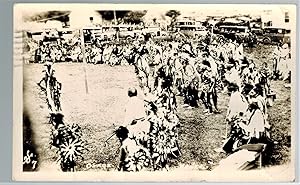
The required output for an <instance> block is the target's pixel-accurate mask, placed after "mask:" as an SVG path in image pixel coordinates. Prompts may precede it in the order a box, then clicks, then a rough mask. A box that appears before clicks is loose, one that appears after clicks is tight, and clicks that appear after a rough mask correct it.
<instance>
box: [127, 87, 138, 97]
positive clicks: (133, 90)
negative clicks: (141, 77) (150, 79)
mask: <svg viewBox="0 0 300 185" xmlns="http://www.w3.org/2000/svg"><path fill="white" fill-rule="evenodd" d="M128 96H129V97H133V96H137V90H136V88H129V89H128Z"/></svg>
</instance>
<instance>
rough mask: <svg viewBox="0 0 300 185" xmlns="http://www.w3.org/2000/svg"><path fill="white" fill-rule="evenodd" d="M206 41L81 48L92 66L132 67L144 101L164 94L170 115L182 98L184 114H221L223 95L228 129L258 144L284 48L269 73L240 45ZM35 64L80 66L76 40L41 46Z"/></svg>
mask: <svg viewBox="0 0 300 185" xmlns="http://www.w3.org/2000/svg"><path fill="white" fill-rule="evenodd" d="M207 40H209V41H208V42H205V41H199V42H197V43H194V42H191V41H189V40H188V39H185V38H181V39H177V40H173V41H154V40H152V39H149V40H147V41H145V40H135V41H133V42H131V43H108V42H101V41H99V40H97V39H96V40H94V41H93V42H92V43H91V44H85V57H86V62H87V63H91V64H108V65H111V66H114V65H133V66H134V67H135V72H136V74H137V76H138V79H139V80H140V86H141V88H142V89H143V91H144V94H145V95H146V96H145V99H146V100H147V99H148V98H150V99H153V96H154V97H161V95H162V94H165V95H166V94H167V95H166V97H167V98H166V99H165V100H166V101H165V102H164V103H165V104H166V106H165V107H167V109H168V110H169V112H174V111H175V110H176V108H177V103H176V98H175V96H176V95H180V96H183V97H184V106H185V107H187V108H196V107H199V104H200V103H202V105H203V106H204V114H206V115H210V114H214V113H220V110H219V109H218V97H219V96H218V93H220V92H226V91H227V92H228V93H229V94H230V100H229V104H228V110H227V114H226V121H227V122H228V123H230V124H231V125H234V124H237V123H238V124H239V126H240V127H241V128H242V129H244V130H245V133H246V135H247V136H248V137H249V138H250V139H252V140H253V138H254V139H256V140H259V138H260V137H261V136H262V135H263V133H267V136H268V137H269V133H268V130H269V129H270V124H269V122H268V110H267V107H268V106H272V104H273V101H274V99H275V97H276V94H275V93H274V92H273V91H272V90H271V81H270V80H272V79H274V80H275V79H283V80H288V79H289V78H290V75H291V74H290V71H291V70H290V63H291V61H290V60H291V53H290V49H289V47H288V45H287V44H283V45H282V46H281V45H278V46H277V47H276V48H275V50H274V52H273V58H272V59H273V66H272V69H270V67H269V66H268V63H267V62H263V64H262V65H261V66H257V65H256V63H255V62H254V61H253V60H252V59H250V58H248V57H246V55H245V54H244V48H243V43H240V42H239V41H238V40H235V39H234V38H231V39H222V40H218V39H206V41H207ZM35 58H36V60H35V61H37V62H39V63H43V62H45V61H48V60H51V61H55V62H63V61H73V62H81V61H83V55H82V48H81V45H80V40H79V39H78V40H77V41H76V42H73V44H70V42H69V43H68V42H64V43H63V42H60V44H57V43H56V44H53V43H43V42H40V43H39V47H38V49H37V50H36V52H35ZM289 80H290V79H289ZM166 89H167V90H166ZM150 107H151V106H150ZM168 110H167V111H166V112H168ZM250 139H249V141H250Z"/></svg>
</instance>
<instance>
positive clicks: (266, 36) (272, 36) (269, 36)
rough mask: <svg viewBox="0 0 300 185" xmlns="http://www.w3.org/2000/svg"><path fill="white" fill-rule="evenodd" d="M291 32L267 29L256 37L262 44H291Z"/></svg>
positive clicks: (282, 29)
mask: <svg viewBox="0 0 300 185" xmlns="http://www.w3.org/2000/svg"><path fill="white" fill-rule="evenodd" d="M290 33H291V30H288V29H284V28H274V27H268V28H264V29H263V34H262V35H260V36H258V40H259V41H260V42H262V43H264V44H272V43H278V42H280V43H283V44H284V43H287V44H290V43H291V37H290Z"/></svg>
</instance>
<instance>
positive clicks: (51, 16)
mask: <svg viewBox="0 0 300 185" xmlns="http://www.w3.org/2000/svg"><path fill="white" fill-rule="evenodd" d="M70 13H71V12H70V11H46V12H42V13H38V14H34V15H32V16H25V17H24V21H38V22H46V21H48V20H57V21H61V22H64V23H66V22H68V21H69V14H70Z"/></svg>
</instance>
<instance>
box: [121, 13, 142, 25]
mask: <svg viewBox="0 0 300 185" xmlns="http://www.w3.org/2000/svg"><path fill="white" fill-rule="evenodd" d="M146 13H147V11H146V10H144V11H130V12H128V13H127V14H126V15H125V17H124V22H125V23H129V24H140V23H142V22H143V17H144V15H146Z"/></svg>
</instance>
